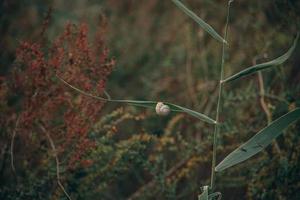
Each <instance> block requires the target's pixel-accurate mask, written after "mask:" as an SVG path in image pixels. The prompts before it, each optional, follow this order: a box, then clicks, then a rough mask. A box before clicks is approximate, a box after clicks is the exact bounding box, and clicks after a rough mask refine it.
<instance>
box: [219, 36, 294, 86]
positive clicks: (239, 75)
mask: <svg viewBox="0 0 300 200" xmlns="http://www.w3.org/2000/svg"><path fill="white" fill-rule="evenodd" d="M298 39H299V33H298V34H297V36H296V38H295V40H294V42H293V45H292V46H291V47H290V48H289V50H288V51H287V52H286V53H285V54H283V55H282V56H280V57H278V58H276V59H274V60H271V61H269V62H265V63H261V64H257V65H253V66H251V67H248V68H246V69H244V70H242V71H240V72H238V73H236V74H234V75H232V76H230V77H228V78H226V79H225V80H223V81H222V82H223V83H226V82H230V81H233V80H236V79H240V78H242V77H244V76H248V75H250V74H253V73H255V72H257V71H260V70H264V69H268V68H270V67H272V66H277V65H280V64H282V63H284V62H285V61H286V60H287V59H289V57H290V56H291V55H292V53H293V51H294V50H295V48H296V46H297V42H298Z"/></svg>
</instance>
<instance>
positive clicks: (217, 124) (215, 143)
mask: <svg viewBox="0 0 300 200" xmlns="http://www.w3.org/2000/svg"><path fill="white" fill-rule="evenodd" d="M232 2H233V0H230V1H228V7H227V17H226V24H225V32H224V40H227V32H228V24H229V16H230V4H231V3H232ZM225 46H226V44H225V43H223V44H222V61H221V72H220V82H219V95H218V103H217V113H216V120H215V121H216V122H217V123H216V124H215V129H214V139H213V158H212V166H211V179H210V187H211V189H212V190H214V187H215V179H216V177H215V176H216V172H215V167H216V157H217V135H218V134H219V132H220V123H219V122H220V110H221V104H222V92H223V83H222V80H223V79H224V63H225Z"/></svg>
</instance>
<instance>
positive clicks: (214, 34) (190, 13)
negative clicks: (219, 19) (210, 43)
mask: <svg viewBox="0 0 300 200" xmlns="http://www.w3.org/2000/svg"><path fill="white" fill-rule="evenodd" d="M172 1H173V3H174V4H176V6H177V7H178V8H180V9H181V10H182V11H183V12H184V13H185V14H186V15H188V16H189V17H191V18H192V19H193V20H194V21H195V22H197V24H199V25H200V26H201V27H202V28H203V29H204V30H205V31H206V32H208V33H209V34H210V35H211V36H212V37H213V38H215V39H216V40H218V41H219V42H222V43H223V42H224V43H227V42H226V40H225V39H223V38H222V37H221V36H220V35H219V34H218V33H217V32H216V31H215V30H214V29H213V28H212V27H211V26H210V25H209V24H207V23H206V22H205V21H203V19H201V18H200V17H198V16H197V15H196V14H195V13H194V12H193V11H191V10H190V9H188V8H187V7H186V6H185V5H184V4H183V3H181V2H180V1H179V0H172Z"/></svg>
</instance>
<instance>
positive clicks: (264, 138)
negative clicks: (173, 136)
mask: <svg viewBox="0 0 300 200" xmlns="http://www.w3.org/2000/svg"><path fill="white" fill-rule="evenodd" d="M299 118H300V108H297V109H295V110H293V111H291V112H289V113H287V114H285V115H283V116H281V117H280V118H278V119H277V120H275V121H273V122H272V123H271V124H270V125H269V126H267V127H265V128H264V129H262V130H261V131H259V132H258V133H257V134H256V135H254V136H253V137H252V138H251V139H250V140H248V141H247V142H246V143H244V144H243V145H241V146H240V147H239V148H237V149H236V150H234V151H233V152H232V153H230V154H229V155H228V156H227V157H226V158H225V159H224V160H223V161H222V162H221V163H220V164H219V165H218V166H217V167H216V168H215V170H216V171H218V172H219V171H223V170H224V169H226V168H229V167H232V166H233V165H236V164H239V163H241V162H243V161H245V160H247V159H248V158H250V157H252V156H254V155H255V154H257V153H258V152H260V151H262V150H263V149H264V148H265V147H266V146H268V145H269V144H270V143H271V142H272V140H273V139H275V138H276V137H277V136H279V135H280V134H281V133H282V131H283V130H284V129H285V128H286V127H288V126H289V125H290V124H291V123H292V122H294V121H296V120H297V119H299Z"/></svg>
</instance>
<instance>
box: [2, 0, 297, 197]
mask: <svg viewBox="0 0 300 200" xmlns="http://www.w3.org/2000/svg"><path fill="white" fill-rule="evenodd" d="M182 2H183V3H184V4H185V5H187V7H189V8H190V9H192V10H193V11H194V12H195V13H196V14H198V15H199V16H200V17H201V18H202V19H204V21H206V22H207V23H209V24H210V25H211V26H212V27H214V29H215V30H216V31H217V32H218V33H221V35H222V34H223V32H224V24H225V20H226V12H227V1H221V0H198V1H196V0H184V1H182ZM45 19H46V21H47V22H48V23H46V25H45ZM82 23H85V24H87V27H88V39H89V42H90V44H89V45H90V46H93V45H95V43H93V38H94V36H95V35H96V34H97V31H98V30H99V27H100V29H101V30H103V34H102V36H103V38H104V39H103V40H104V43H105V46H106V47H107V49H108V52H109V53H108V57H109V59H113V60H114V61H115V65H114V67H113V69H112V72H111V74H110V75H109V76H108V78H107V83H106V92H107V93H108V94H109V95H110V96H111V97H112V98H113V99H136V100H155V101H167V102H172V103H175V104H177V105H181V106H185V107H187V108H191V109H194V110H196V111H198V112H201V113H204V114H207V115H208V116H210V117H212V118H214V116H215V111H216V102H217V95H218V93H217V92H218V91H217V89H218V88H217V86H218V80H219V71H220V64H221V45H220V44H219V43H218V42H217V41H216V40H214V39H213V38H211V36H210V35H208V34H207V33H206V32H204V31H203V30H202V29H201V28H200V27H199V26H198V25H197V24H196V23H195V22H194V21H193V20H191V19H190V18H189V17H187V16H186V15H185V14H184V13H183V12H182V11H180V10H179V9H178V8H177V7H176V6H175V5H174V4H173V3H172V1H166V0H165V1H159V0H151V1H149V0H139V1H136V0H123V1H118V0H106V1H104V0H89V1H80V0H73V1H59V0H54V1H49V0H45V1H37V0H29V1H20V0H19V1H15V0H2V1H0V37H1V40H0V78H1V84H2V86H1V90H2V91H1V95H2V98H1V110H2V111H1V112H2V114H1V129H2V130H1V136H0V137H1V138H0V148H1V155H0V180H1V181H0V198H1V199H66V196H65V195H64V194H63V192H62V191H61V189H60V188H59V186H58V185H57V182H56V178H57V177H56V169H57V168H56V163H55V159H54V158H53V154H55V152H54V153H53V152H52V150H51V148H50V145H49V144H48V142H47V141H45V136H41V135H43V134H37V135H32V134H31V133H32V132H31V131H27V133H30V134H27V135H26V138H27V139H26V142H24V141H25V140H24V139H23V137H21V136H18V134H16V136H15V149H14V157H15V168H16V172H17V178H16V177H15V175H14V173H13V171H12V169H11V161H10V159H11V155H10V154H11V151H10V150H11V138H12V135H13V132H14V131H13V130H14V125H12V124H15V123H12V122H14V121H16V117H12V116H14V114H16V113H17V112H19V111H20V110H18V109H14V107H15V106H16V105H15V104H14V103H13V102H12V101H13V100H12V99H11V98H9V97H7V96H6V93H9V94H10V95H11V94H13V93H14V90H11V91H9V92H4V90H5V91H6V89H3V88H5V87H4V86H3V85H4V84H7V85H9V84H13V83H11V82H10V81H12V80H13V79H11V76H12V75H11V74H13V71H14V70H15V69H14V68H17V66H18V65H16V64H15V63H16V49H18V48H19V46H20V42H21V41H33V42H35V41H37V40H38V39H37V38H38V37H39V34H40V32H41V30H42V27H46V30H45V33H44V36H43V37H45V40H46V41H43V42H44V43H47V44H52V43H53V42H54V41H55V40H56V38H58V37H59V36H60V35H61V34H62V33H64V31H65V27H66V25H67V24H75V25H77V26H80V24H82ZM299 25H300V2H299V1H297V0H274V1H259V0H257V1H239V0H235V1H234V2H233V3H232V8H231V16H230V24H229V34H228V40H227V41H228V43H229V46H228V48H227V53H226V57H225V58H226V61H225V77H227V76H229V75H231V74H233V73H235V72H238V71H240V70H242V69H244V68H246V67H248V66H251V65H252V64H254V63H259V62H264V61H267V60H271V59H274V58H276V57H278V56H280V55H282V54H283V53H285V52H286V51H287V49H288V48H289V47H290V46H291V44H292V42H293V40H294V38H295V35H296V33H297V31H299ZM299 46H300V45H298V46H297V48H296V50H295V52H294V53H293V56H292V57H291V58H290V59H289V60H288V61H287V62H286V63H284V64H282V65H281V66H280V67H276V68H273V70H266V71H263V73H262V76H261V77H259V76H258V74H254V75H251V76H249V77H247V78H245V79H243V80H241V81H240V80H238V81H234V82H232V83H229V84H228V85H226V86H225V89H224V95H223V99H224V103H223V108H222V111H221V120H222V121H223V122H224V123H223V126H222V130H221V134H220V135H219V136H218V141H219V146H218V149H217V153H218V155H217V160H218V162H219V161H221V160H222V159H223V158H224V157H225V156H226V155H227V154H228V153H229V152H231V151H232V150H233V149H235V148H236V147H238V146H239V144H242V143H243V142H245V141H246V140H247V139H249V138H250V137H251V136H253V135H254V134H255V133H257V132H258V131H259V130H260V129H261V128H263V127H264V126H266V125H267V124H268V121H272V120H274V119H276V118H278V117H279V116H281V115H283V114H285V113H286V112H288V111H290V110H292V109H293V108H295V107H299V106H300V84H299V81H300V68H299V67H300V66H299V65H300V57H299V56H298V55H299V53H300V47H299ZM43 51H45V52H47V50H45V49H43ZM45 54H46V53H45ZM45 59H47V55H46V56H45ZM96 78H97V77H96ZM259 79H260V80H262V82H259ZM262 88H264V93H263V91H262ZM65 90H66V91H70V89H68V88H65ZM24 92H25V93H26V91H24ZM262 93H263V94H262ZM72 94H74V93H72ZM8 96H9V95H8ZM15 98H16V99H21V100H20V101H22V98H21V97H19V96H18V94H17V95H15ZM49 98H51V97H49ZM264 105H266V106H265V108H267V110H266V109H265V108H264V107H263V106H264ZM24 108H25V107H24ZM8 110H9V111H8ZM21 110H22V109H21ZM62 112H63V111H62ZM98 114H99V115H98ZM8 118H11V121H9V122H7V120H8ZM20 129H21V128H20ZM299 130H300V123H299V122H297V123H295V124H293V125H292V126H290V127H289V128H288V129H287V131H285V133H284V134H283V135H282V136H280V137H279V139H277V142H276V145H275V144H273V145H272V146H270V147H268V148H267V149H266V151H264V152H262V153H260V154H258V155H257V156H255V157H254V158H252V159H251V160H249V161H246V162H245V163H243V164H241V165H238V166H236V167H233V168H231V169H228V170H226V171H225V172H222V173H218V174H217V179H216V181H217V185H216V187H217V188H216V190H217V191H219V192H221V193H222V195H223V199H299V198H300V196H299V194H298V191H299V189H300V175H299V174H300V149H299V144H300V135H299ZM212 133H213V127H212V126H211V125H209V124H205V123H203V122H201V121H199V120H197V119H195V118H192V117H189V116H186V115H183V114H176V113H175V114H174V113H171V114H170V115H168V116H166V117H159V116H157V115H156V114H155V112H154V110H149V109H144V108H137V107H130V106H126V105H123V104H113V103H106V104H105V105H104V106H103V108H101V111H99V113H97V118H96V119H95V121H94V122H93V124H92V125H91V126H90V127H89V129H88V131H87V135H86V136H85V137H87V138H89V139H90V140H92V141H93V142H95V145H93V148H91V149H89V150H88V151H86V152H85V153H84V154H83V155H81V157H80V159H79V160H80V162H81V163H82V161H84V163H85V164H83V166H81V165H80V166H78V167H76V168H75V169H71V168H68V167H67V166H66V165H65V163H66V162H67V161H66V160H67V158H69V157H68V155H69V154H70V152H72V149H69V150H68V152H69V153H68V154H67V153H64V152H63V153H59V154H58V155H59V157H60V160H61V162H60V165H61V170H60V171H61V179H62V180H61V182H62V183H63V185H64V187H65V189H66V190H67V191H68V193H69V194H70V196H71V197H72V199H197V195H198V194H199V193H200V192H201V190H200V187H201V186H203V185H208V184H209V179H210V167H211V158H212ZM63 137H64V136H63V135H62V136H60V137H58V136H57V137H55V139H54V142H55V143H56V145H57V146H61V145H62V146H63V144H64V142H65V141H64V138H63ZM28 138H29V139H28ZM31 144H35V145H31ZM33 148H34V150H32V149H33ZM29 149H30V150H29ZM28 163H30V164H28ZM87 163H88V164H87Z"/></svg>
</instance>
